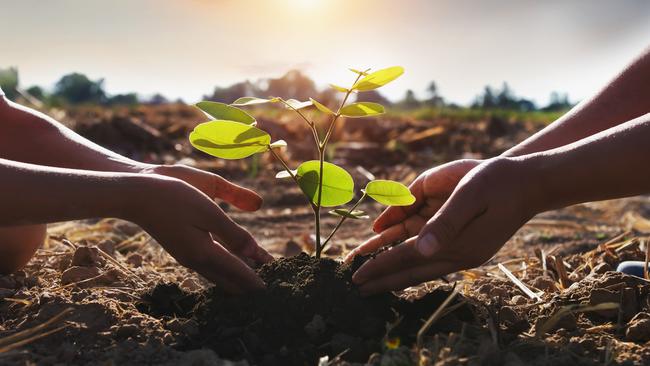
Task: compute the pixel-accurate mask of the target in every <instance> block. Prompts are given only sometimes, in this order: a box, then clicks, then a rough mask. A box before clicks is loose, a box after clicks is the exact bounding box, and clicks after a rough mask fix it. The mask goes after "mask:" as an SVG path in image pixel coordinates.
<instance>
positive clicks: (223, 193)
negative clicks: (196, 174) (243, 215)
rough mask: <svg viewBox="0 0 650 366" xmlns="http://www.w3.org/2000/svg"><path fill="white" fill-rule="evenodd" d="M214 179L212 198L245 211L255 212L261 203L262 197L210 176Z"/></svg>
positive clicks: (217, 177) (213, 175) (218, 177)
mask: <svg viewBox="0 0 650 366" xmlns="http://www.w3.org/2000/svg"><path fill="white" fill-rule="evenodd" d="M212 177H213V179H214V184H213V186H214V195H213V197H212V198H219V199H222V200H224V201H226V202H228V203H230V204H232V205H233V206H235V207H237V208H240V209H242V210H245V211H256V210H258V209H259V208H260V207H261V206H262V203H263V201H264V200H263V199H262V197H260V196H259V195H258V194H257V193H255V192H253V191H252V190H250V189H248V188H244V187H242V186H239V185H237V184H235V183H232V182H229V181H228V180H226V179H224V178H222V177H220V176H218V175H216V174H212Z"/></svg>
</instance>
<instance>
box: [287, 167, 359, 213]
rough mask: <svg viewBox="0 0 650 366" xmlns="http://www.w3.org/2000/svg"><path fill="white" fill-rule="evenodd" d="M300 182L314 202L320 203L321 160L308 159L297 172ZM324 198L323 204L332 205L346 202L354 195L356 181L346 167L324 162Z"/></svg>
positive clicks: (324, 205) (303, 189)
mask: <svg viewBox="0 0 650 366" xmlns="http://www.w3.org/2000/svg"><path fill="white" fill-rule="evenodd" d="M296 175H297V176H298V184H299V185H300V188H301V189H302V191H303V192H305V194H306V195H307V197H309V199H311V201H312V202H313V203H314V204H318V181H319V179H318V178H319V177H320V162H319V161H318V160H310V161H306V162H304V163H302V164H300V166H299V167H298V170H297V172H296ZM322 192H323V198H322V199H321V206H323V207H332V206H340V205H343V204H346V203H348V202H350V200H352V198H353V197H354V181H353V180H352V176H350V174H349V173H348V172H346V171H345V169H343V168H341V167H339V166H336V165H334V164H332V163H328V162H324V163H323V189H322Z"/></svg>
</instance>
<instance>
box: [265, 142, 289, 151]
mask: <svg viewBox="0 0 650 366" xmlns="http://www.w3.org/2000/svg"><path fill="white" fill-rule="evenodd" d="M286 146H287V142H286V141H284V140H278V141H276V142H274V143H272V144H271V145H269V148H271V149H275V148H276V147H286Z"/></svg>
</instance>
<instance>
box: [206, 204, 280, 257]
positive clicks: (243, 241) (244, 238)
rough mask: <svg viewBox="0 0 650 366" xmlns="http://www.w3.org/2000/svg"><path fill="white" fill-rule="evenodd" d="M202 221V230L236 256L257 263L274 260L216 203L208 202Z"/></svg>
mask: <svg viewBox="0 0 650 366" xmlns="http://www.w3.org/2000/svg"><path fill="white" fill-rule="evenodd" d="M206 201H207V200H206ZM201 220H202V226H201V229H203V230H205V231H207V232H210V233H212V234H213V235H214V236H215V237H216V239H217V240H218V241H219V242H220V243H221V244H222V245H223V246H224V247H226V248H228V250H230V251H231V252H233V253H234V254H236V255H238V256H242V257H245V258H250V259H252V260H253V261H255V262H256V263H266V262H269V261H271V260H273V257H272V256H271V255H270V254H269V253H268V252H267V251H266V250H265V249H264V248H262V247H260V246H259V245H258V244H257V241H255V238H253V236H252V235H251V234H250V233H249V232H248V230H246V229H244V228H243V227H241V226H240V225H239V224H237V223H236V222H234V221H233V220H232V219H231V218H230V217H228V215H226V214H225V213H224V212H223V210H221V208H220V207H219V206H218V205H217V204H215V203H214V202H209V201H208V204H206V212H205V214H204V215H202V217H201Z"/></svg>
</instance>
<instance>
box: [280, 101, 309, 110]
mask: <svg viewBox="0 0 650 366" xmlns="http://www.w3.org/2000/svg"><path fill="white" fill-rule="evenodd" d="M285 102H286V103H287V104H288V105H290V106H291V108H293V109H301V108H306V107H309V106H310V105H312V102H311V101H309V100H308V101H305V102H301V101H299V100H295V99H289V100H285Z"/></svg>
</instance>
